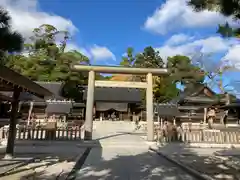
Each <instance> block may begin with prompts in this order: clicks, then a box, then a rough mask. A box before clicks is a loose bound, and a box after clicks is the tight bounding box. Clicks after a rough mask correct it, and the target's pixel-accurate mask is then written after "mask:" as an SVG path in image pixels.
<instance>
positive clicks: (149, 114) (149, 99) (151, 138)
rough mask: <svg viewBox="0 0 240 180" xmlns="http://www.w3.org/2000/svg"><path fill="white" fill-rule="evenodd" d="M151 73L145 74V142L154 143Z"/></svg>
mask: <svg viewBox="0 0 240 180" xmlns="http://www.w3.org/2000/svg"><path fill="white" fill-rule="evenodd" d="M152 81H153V80H152V73H148V74H147V92H146V101H147V103H146V105H147V106H146V107H147V140H148V141H154V121H153V83H152Z"/></svg>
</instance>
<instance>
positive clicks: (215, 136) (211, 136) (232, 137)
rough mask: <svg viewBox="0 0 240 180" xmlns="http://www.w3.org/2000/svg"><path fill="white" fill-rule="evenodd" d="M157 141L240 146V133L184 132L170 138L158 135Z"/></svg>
mask: <svg viewBox="0 0 240 180" xmlns="http://www.w3.org/2000/svg"><path fill="white" fill-rule="evenodd" d="M157 139H158V141H161V142H173V141H180V142H184V143H209V144H211V143H214V144H240V131H211V130H203V131H191V132H190V131H184V132H182V133H181V134H177V133H176V134H175V135H174V136H170V137H166V136H162V135H161V134H158V137H157Z"/></svg>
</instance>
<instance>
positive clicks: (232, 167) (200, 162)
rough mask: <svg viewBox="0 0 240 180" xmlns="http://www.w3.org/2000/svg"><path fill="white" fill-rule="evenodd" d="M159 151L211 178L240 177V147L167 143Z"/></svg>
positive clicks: (232, 179)
mask: <svg viewBox="0 0 240 180" xmlns="http://www.w3.org/2000/svg"><path fill="white" fill-rule="evenodd" d="M156 150H157V151H158V152H159V153H161V154H163V155H165V156H167V157H169V158H171V159H173V160H174V161H177V162H179V163H180V164H182V165H184V166H185V167H189V168H191V169H194V170H196V171H198V172H199V173H200V174H202V175H204V176H205V177H206V176H207V177H208V178H209V179H216V180H222V179H229V180H235V179H240V173H239V168H240V163H239V159H233V157H237V156H239V155H240V151H239V149H238V150H237V149H232V150H231V149H229V150H223V149H217V148H189V147H186V146H185V145H184V144H178V143H176V144H174V143H173V144H166V145H165V146H162V147H161V146H159V148H158V149H156Z"/></svg>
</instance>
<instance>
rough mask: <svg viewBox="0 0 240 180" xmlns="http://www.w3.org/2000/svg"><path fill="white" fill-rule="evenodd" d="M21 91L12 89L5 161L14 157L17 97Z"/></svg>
mask: <svg viewBox="0 0 240 180" xmlns="http://www.w3.org/2000/svg"><path fill="white" fill-rule="evenodd" d="M20 92H21V89H19V88H17V87H14V91H13V101H12V110H11V114H10V124H9V131H8V140H7V148H6V154H5V158H6V159H11V158H12V157H13V155H14V143H15V138H16V125H17V113H18V112H17V111H18V105H19V96H20Z"/></svg>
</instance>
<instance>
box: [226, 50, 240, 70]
mask: <svg viewBox="0 0 240 180" xmlns="http://www.w3.org/2000/svg"><path fill="white" fill-rule="evenodd" d="M239 52H240V45H235V46H233V47H232V48H231V49H229V51H228V52H227V54H226V56H225V57H223V59H224V60H227V61H230V62H231V63H232V64H233V65H234V66H235V67H236V68H238V69H240V55H239Z"/></svg>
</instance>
